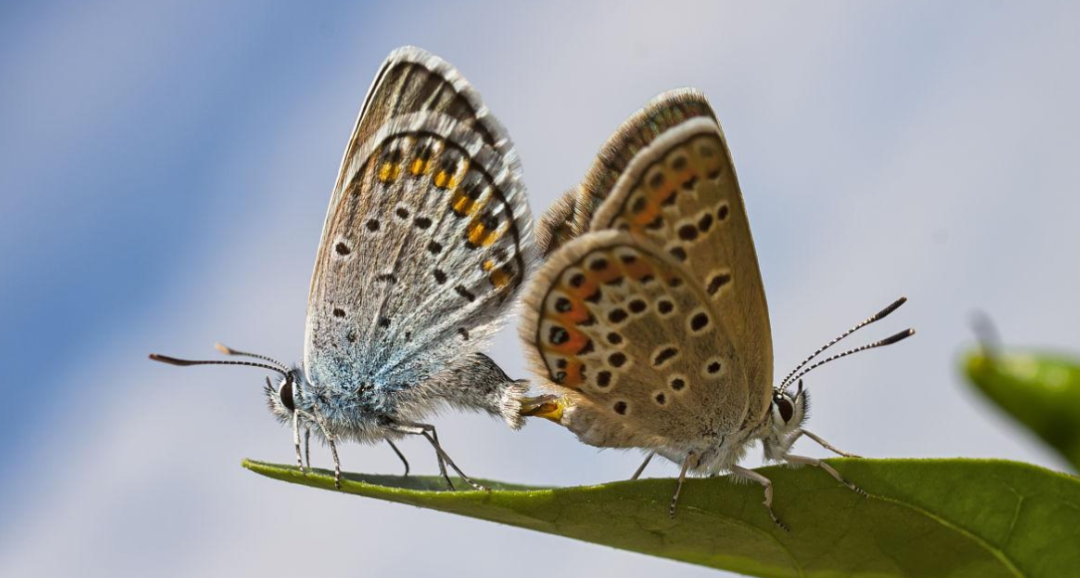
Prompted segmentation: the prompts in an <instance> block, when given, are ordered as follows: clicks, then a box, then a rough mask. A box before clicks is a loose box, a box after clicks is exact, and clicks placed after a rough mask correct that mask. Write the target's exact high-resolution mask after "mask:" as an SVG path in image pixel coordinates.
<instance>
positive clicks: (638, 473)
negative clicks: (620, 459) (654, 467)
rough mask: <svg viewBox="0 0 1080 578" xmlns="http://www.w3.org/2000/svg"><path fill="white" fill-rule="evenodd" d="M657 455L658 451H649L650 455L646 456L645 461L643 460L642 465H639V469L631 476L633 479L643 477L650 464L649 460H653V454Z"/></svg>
mask: <svg viewBox="0 0 1080 578" xmlns="http://www.w3.org/2000/svg"><path fill="white" fill-rule="evenodd" d="M655 455H656V452H649V455H647V456H645V461H643V462H641V465H640V466H638V469H637V471H636V472H634V475H632V476H630V480H631V481H633V480H636V479H638V478H640V477H641V474H642V472H644V471H645V468H646V467H647V466H648V465H649V462H651V461H652V459H653V456H655Z"/></svg>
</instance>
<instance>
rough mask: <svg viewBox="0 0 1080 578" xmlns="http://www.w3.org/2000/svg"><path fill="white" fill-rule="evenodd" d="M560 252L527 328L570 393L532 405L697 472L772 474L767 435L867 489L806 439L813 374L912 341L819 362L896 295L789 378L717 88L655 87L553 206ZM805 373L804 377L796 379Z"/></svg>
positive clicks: (544, 232) (541, 233)
mask: <svg viewBox="0 0 1080 578" xmlns="http://www.w3.org/2000/svg"><path fill="white" fill-rule="evenodd" d="M537 244H538V248H539V250H540V252H541V253H542V254H543V255H544V256H545V262H544V264H543V265H542V266H541V267H540V270H539V271H538V272H537V274H536V275H535V277H534V279H533V280H532V281H531V282H530V284H529V286H528V288H527V289H526V291H525V297H524V302H525V308H524V315H523V319H522V323H521V324H520V333H521V337H522V339H523V341H524V342H525V344H526V351H527V353H528V356H529V357H530V364H531V366H532V369H533V370H534V371H535V372H536V373H537V374H538V375H540V376H542V377H543V378H545V381H546V382H547V384H548V386H549V389H551V390H552V391H553V392H554V393H555V394H556V395H557V396H558V397H557V399H555V400H554V401H550V402H549V403H546V404H544V405H543V406H538V407H536V408H535V411H533V412H532V415H535V416H538V417H544V418H547V419H549V420H552V421H555V422H556V423H559V424H561V425H563V426H565V427H566V428H568V429H569V430H570V431H571V432H573V433H574V434H575V435H577V437H578V438H579V439H580V440H581V441H583V442H584V443H586V444H589V445H593V446H598V447H605V448H641V449H644V450H647V451H648V455H647V457H646V459H645V462H644V463H643V464H642V465H641V467H640V468H639V469H638V471H637V472H636V473H635V474H634V475H633V479H636V478H637V477H638V476H640V475H641V473H642V471H644V469H645V467H646V465H647V464H648V463H649V460H651V459H652V457H653V455H654V454H659V455H661V456H663V457H665V458H667V459H669V460H671V461H673V462H675V463H677V464H679V465H680V466H681V471H680V474H679V480H678V485H677V487H676V491H675V495H674V496H673V498H672V501H671V505H670V508H669V513H670V515H671V516H672V517H674V515H675V511H676V506H677V504H678V498H679V493H680V491H681V489H682V486H683V482H684V480H685V478H686V476H687V474H688V473H697V474H705V475H709V474H716V473H719V472H725V471H726V472H731V473H733V474H734V475H736V476H738V477H741V478H745V479H749V480H752V481H754V482H757V483H759V484H761V485H762V486H764V488H765V507H766V509H767V510H768V512H769V515H770V517H771V518H772V519H773V521H774V522H775V523H776V524H777V525H779V526H780V527H782V528H784V527H785V526H784V525H783V524H782V522H781V521H780V519H779V518H778V517H777V516H776V514H775V513H774V512H773V509H772V483H771V482H770V481H769V480H768V479H767V478H766V477H765V476H763V475H761V474H760V473H758V472H756V471H754V470H751V469H747V468H744V467H742V466H740V465H739V461H740V460H741V459H742V458H743V456H744V455H745V453H746V451H747V449H748V446H749V445H750V444H751V443H752V442H754V441H760V442H761V443H762V445H763V447H764V453H765V457H766V458H767V459H770V460H777V461H781V462H785V463H787V464H792V465H812V466H817V467H820V468H822V469H823V470H825V471H826V472H828V473H829V474H830V475H832V476H833V477H834V478H836V480H838V481H839V482H840V483H842V484H844V485H846V486H847V487H849V488H851V489H853V490H856V491H861V490H859V489H858V488H857V487H856V486H855V485H854V484H852V483H850V482H848V481H847V480H845V479H844V478H843V477H842V476H841V475H840V474H839V473H838V472H837V471H836V470H835V469H834V468H832V467H831V466H830V465H829V464H828V463H826V462H822V461H820V460H817V459H815V458H810V457H805V456H798V455H794V454H792V453H790V448H791V446H792V444H794V443H795V441H796V440H797V439H798V438H799V437H801V436H806V437H809V438H810V439H813V440H815V441H817V442H818V443H820V444H821V445H822V446H824V447H825V448H827V449H829V450H831V451H834V452H836V453H838V454H840V455H845V456H850V455H851V454H846V453H844V452H841V451H840V450H837V449H835V448H833V447H832V446H831V445H829V444H828V443H827V442H825V441H824V440H823V439H821V438H820V437H818V436H816V435H814V434H813V433H811V432H809V431H807V430H805V429H804V428H803V424H804V422H805V420H806V416H807V410H808V408H809V394H808V392H807V391H806V390H805V389H803V386H802V380H801V378H802V376H803V375H805V373H806V372H807V371H810V370H811V369H814V368H815V367H817V366H819V365H820V364H822V363H826V362H828V361H832V360H833V359H836V358H839V357H843V356H846V355H849V354H851V353H854V352H857V351H862V350H865V349H871V348H874V347H880V346H883V345H888V344H890V343H895V342H897V341H900V340H902V339H904V338H906V337H908V336H910V335H912V334H913V333H914V331H913V330H910V329H909V330H905V331H903V332H901V333H898V334H896V335H894V336H892V337H889V338H887V339H884V340H881V341H878V342H876V343H872V344H869V345H866V346H863V347H861V348H856V349H854V350H851V351H848V352H845V353H843V354H840V355H837V356H833V357H831V358H828V359H826V360H823V361H819V362H818V363H816V364H814V365H811V366H809V367H806V364H807V363H809V362H810V361H812V360H813V359H814V358H815V357H816V356H817V355H818V354H820V353H821V352H822V351H824V350H825V349H826V348H828V347H829V346H831V345H833V344H835V343H836V342H837V341H839V340H840V339H843V338H844V337H846V336H847V335H849V334H850V333H851V332H853V331H856V330H858V329H859V328H861V327H864V326H865V325H868V324H870V323H873V322H875V321H877V320H879V319H881V318H883V317H885V316H886V315H888V314H889V313H891V312H892V311H894V310H895V309H896V308H897V307H899V306H900V305H902V304H903V303H904V301H905V299H903V298H902V299H900V300H898V301H897V302H895V303H893V304H892V305H890V306H889V307H887V308H886V309H885V310H883V311H881V312H880V313H878V314H877V315H875V316H873V317H871V318H870V319H868V320H866V321H864V322H863V323H861V324H859V325H858V326H856V327H855V328H853V329H851V330H849V331H848V332H847V333H845V334H844V335H841V336H840V337H839V338H837V339H835V340H833V341H832V342H830V343H829V344H827V345H826V346H825V347H823V348H821V349H819V350H818V351H817V352H815V354H814V355H812V356H810V357H809V358H807V360H806V361H804V362H803V363H802V364H801V365H800V366H799V367H798V368H796V371H793V372H792V373H790V374H788V376H787V378H786V379H784V380H783V381H781V383H780V384H779V385H777V386H776V387H773V386H772V383H773V367H772V362H773V346H772V333H771V329H770V323H769V311H768V307H767V304H766V300H765V291H764V286H763V284H762V280H761V273H760V271H759V268H758V262H757V256H756V254H755V250H754V241H753V237H752V236H751V233H750V223H749V220H748V219H747V216H746V209H745V206H744V204H743V198H742V193H741V191H740V188H739V184H738V180H737V178H736V176H735V170H734V167H733V164H732V160H731V154H730V152H729V150H728V146H727V141H726V139H725V137H724V134H723V131H722V130H721V128H720V124H719V121H718V120H717V118H716V114H715V113H714V112H713V109H712V107H711V106H710V105H709V103H708V101H707V100H706V98H705V96H704V95H703V94H702V93H700V92H698V91H696V90H691V89H681V90H674V91H670V92H667V93H664V94H662V95H660V96H659V97H657V98H655V99H654V100H652V101H650V102H649V103H648V104H646V106H645V107H644V108H642V109H641V110H640V111H638V112H637V113H636V114H634V115H633V116H631V117H630V118H629V119H628V120H627V121H626V122H625V123H623V125H622V126H621V127H620V128H619V129H618V131H617V132H616V133H615V134H614V135H613V136H612V137H611V138H610V139H609V140H608V142H607V143H606V144H605V145H604V147H603V148H602V149H601V151H600V154H599V155H598V158H597V160H596V162H595V163H594V164H593V166H592V168H591V169H590V170H589V172H588V173H587V175H586V177H585V179H584V180H583V181H582V183H581V185H579V186H578V187H577V188H575V189H571V190H570V191H567V192H566V193H565V194H564V195H562V196H561V197H560V198H559V199H558V200H557V201H556V203H555V204H554V205H553V206H552V208H551V209H549V211H548V212H547V213H545V215H544V216H543V217H541V219H540V220H539V224H538V228H537ZM795 383H798V387H797V390H796V391H794V392H792V391H790V389H791V387H792V386H794V384H795Z"/></svg>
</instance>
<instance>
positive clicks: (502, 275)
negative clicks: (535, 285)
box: [488, 267, 510, 289]
mask: <svg viewBox="0 0 1080 578" xmlns="http://www.w3.org/2000/svg"><path fill="white" fill-rule="evenodd" d="M488 279H490V280H491V284H492V285H494V286H496V287H498V288H500V289H501V288H503V287H506V286H507V285H508V284H509V283H510V274H509V273H507V272H506V270H505V269H503V268H502V267H499V268H498V269H496V270H494V271H492V272H491V275H490V276H489V277H488Z"/></svg>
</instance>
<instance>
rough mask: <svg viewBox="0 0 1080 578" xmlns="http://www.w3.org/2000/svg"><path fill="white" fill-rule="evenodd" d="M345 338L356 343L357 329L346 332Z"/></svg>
mask: <svg viewBox="0 0 1080 578" xmlns="http://www.w3.org/2000/svg"><path fill="white" fill-rule="evenodd" d="M345 339H346V340H347V341H348V342H349V343H356V332H355V331H350V332H348V333H346V334H345Z"/></svg>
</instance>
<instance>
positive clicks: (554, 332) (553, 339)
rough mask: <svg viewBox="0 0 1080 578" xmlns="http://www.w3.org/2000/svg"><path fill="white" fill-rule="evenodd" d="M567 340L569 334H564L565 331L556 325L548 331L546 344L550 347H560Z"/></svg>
mask: <svg viewBox="0 0 1080 578" xmlns="http://www.w3.org/2000/svg"><path fill="white" fill-rule="evenodd" d="M569 340H570V334H569V333H567V332H566V329H563V328H562V327H559V326H558V325H553V326H552V327H551V329H549V330H548V342H550V343H551V344H552V345H562V344H563V343H566V342H567V341H569Z"/></svg>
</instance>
